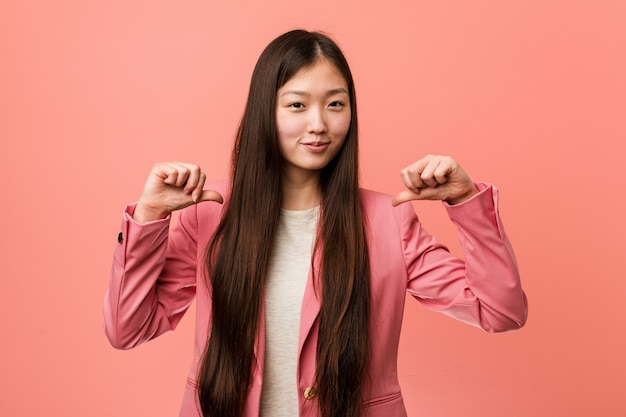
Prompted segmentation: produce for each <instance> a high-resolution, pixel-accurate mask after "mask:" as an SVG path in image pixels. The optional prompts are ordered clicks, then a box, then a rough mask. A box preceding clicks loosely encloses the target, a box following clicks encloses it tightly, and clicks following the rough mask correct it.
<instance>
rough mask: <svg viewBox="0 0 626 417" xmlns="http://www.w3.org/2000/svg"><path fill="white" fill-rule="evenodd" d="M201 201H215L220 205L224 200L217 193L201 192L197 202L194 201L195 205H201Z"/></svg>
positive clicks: (211, 191)
mask: <svg viewBox="0 0 626 417" xmlns="http://www.w3.org/2000/svg"><path fill="white" fill-rule="evenodd" d="M203 201H215V202H217V203H220V204H222V203H223V202H224V198H223V197H222V195H221V194H220V193H218V192H217V191H213V190H203V191H202V193H201V194H200V198H198V201H196V203H201V202H203Z"/></svg>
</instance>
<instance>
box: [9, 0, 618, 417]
mask: <svg viewBox="0 0 626 417" xmlns="http://www.w3.org/2000/svg"><path fill="white" fill-rule="evenodd" d="M625 16H626V6H625V5H624V3H623V2H621V1H597V2H591V1H567V2H565V1H556V0H545V1H525V2H521V1H495V0H494V1H486V0H476V1H472V2H466V1H421V0H420V1H409V0H406V1H374V0H371V1H357V0H345V1H327V0H320V1H315V2H291V1H285V0H274V1H265V2H252V1H248V2H246V1H243V0H233V1H230V2H216V1H215V2H208V1H199V0H189V1H178V2H173V1H163V0H159V1H154V0H153V1H147V0H135V1H118V0H110V1H100V0H98V1H96V0H94V1H79V0H58V1H32V0H8V1H7V0H4V1H2V2H1V3H0V138H1V145H0V155H1V156H0V158H1V161H2V163H1V164H0V170H1V171H0V181H1V182H0V184H1V187H2V188H1V191H2V197H1V202H2V204H0V214H1V217H0V218H1V219H2V229H1V230H2V239H1V240H0V262H1V271H2V275H1V277H2V278H1V279H2V283H3V286H2V302H1V303H0V326H1V329H2V343H1V347H0V353H1V355H0V361H1V362H0V369H1V375H2V376H1V377H0V396H1V398H0V414H1V415H4V416H40V415H63V416H86V415H89V416H92V417H98V416H155V417H160V416H163V417H165V416H173V415H177V410H178V406H179V403H180V400H181V395H182V391H183V387H184V384H185V376H186V373H187V370H188V367H189V365H190V361H191V353H192V336H193V335H192V331H193V312H192V311H191V312H189V313H191V314H188V316H187V317H186V318H185V320H183V322H182V323H181V325H180V327H179V329H178V330H177V331H176V332H173V333H169V334H167V335H164V336H163V337H161V338H160V339H159V340H156V341H153V342H151V343H149V344H147V345H144V346H142V347H139V348H137V349H135V350H133V351H128V352H120V351H116V350H114V349H113V348H111V347H110V346H109V345H108V342H107V341H106V338H105V336H104V333H103V331H102V313H101V305H102V298H103V295H104V292H105V289H106V286H107V281H108V273H109V268H110V264H111V255H112V251H113V248H114V245H115V244H116V236H117V232H118V225H119V222H120V218H121V211H122V207H123V205H124V204H125V203H126V202H130V201H133V200H135V199H136V198H137V197H138V196H139V193H140V191H141V187H142V185H143V181H144V178H145V176H146V175H147V172H148V170H149V168H150V166H151V165H152V164H153V163H154V162H156V161H159V160H184V161H191V162H196V163H199V164H201V165H202V166H203V168H204V169H205V170H206V171H207V173H208V175H209V178H211V179H220V178H223V177H224V176H226V175H227V173H228V158H229V151H230V146H231V143H232V138H233V135H234V132H235V129H236V125H237V123H238V120H239V118H240V117H241V113H242V110H243V104H244V101H245V98H246V92H247V87H248V81H249V77H250V74H251V72H252V68H253V65H254V63H255V61H256V59H257V57H258V55H259V54H260V52H261V50H262V49H263V47H264V46H265V45H266V44H267V43H268V42H269V41H270V40H271V39H273V38H274V37H275V36H277V35H278V34H280V33H282V32H284V31H286V30H289V29H292V28H296V27H303V28H306V29H315V30H323V31H326V32H329V33H331V34H332V35H333V36H334V37H335V38H336V39H337V40H338V42H339V43H340V45H341V46H342V47H343V49H344V51H345V53H346V55H347V57H348V60H349V62H350V63H351V66H352V69H353V72H354V75H355V80H356V84H357V94H358V98H359V103H358V104H359V110H360V114H359V116H360V121H361V126H360V127H361V132H362V135H361V144H362V146H361V147H362V155H361V160H362V171H363V185H365V186H367V187H369V188H375V189H377V190H380V191H385V192H389V193H395V192H396V191H398V190H399V189H401V182H400V179H399V170H400V169H401V168H402V167H404V166H405V165H407V164H408V163H410V162H413V161H414V160H416V159H418V158H419V157H421V156H423V155H424V154H426V153H443V154H451V155H453V156H454V157H455V158H456V159H458V160H459V161H460V162H461V164H462V165H463V166H464V167H465V169H466V170H467V171H468V172H469V173H470V175H471V176H472V178H473V179H475V180H486V181H490V182H493V183H495V184H496V185H497V186H498V187H499V188H500V189H501V197H502V203H501V207H500V209H501V215H502V217H503V219H504V223H505V226H506V229H507V232H508V234H509V236H510V238H511V240H512V242H513V244H514V247H515V249H516V253H517V256H518V261H519V264H520V268H521V272H522V278H523V283H524V286H525V289H526V291H527V293H528V296H529V300H530V312H531V314H530V318H529V322H528V325H527V326H526V327H525V328H524V329H523V330H521V331H519V332H514V333H506V334H500V335H488V334H485V333H483V332H481V331H479V330H477V329H474V328H471V327H469V326H466V325H463V324H460V323H457V322H455V321H453V320H451V319H449V318H447V317H444V316H440V315H437V314H435V313H431V312H429V311H427V310H426V309H424V308H422V307H421V306H420V305H419V304H418V303H415V302H411V303H408V304H407V314H406V321H405V325H404V332H403V337H402V346H401V356H400V377H401V382H402V384H403V389H404V395H405V397H406V403H407V407H408V408H409V414H410V415H412V416H423V417H457V416H460V415H463V416H466V417H472V416H481V417H501V416H524V417H540V416H551V417H552V416H569V417H577V416H580V417H583V416H585V417H587V416H624V415H626V400H625V399H624V392H625V391H626V364H625V356H624V352H626V336H625V329H626V315H625V313H624V308H623V306H624V304H623V303H624V294H625V293H626V283H625V278H626V273H625V272H626V271H625V268H624V257H625V255H624V253H625V251H626V239H625V238H624V236H625V233H626V223H625V221H624V213H625V212H626V198H625V196H624V191H625V187H624V182H625V180H626V175H625V174H624V168H623V165H622V161H623V159H624V155H625V154H626V152H625V151H626V145H625V139H626V127H625V115H626V81H625V77H624V74H625V73H626V58H625V57H626V53H625V51H626V25H625V24H624V18H625ZM416 209H417V210H418V213H419V214H420V216H421V218H422V221H423V223H424V224H425V226H426V228H427V229H428V230H429V231H430V232H431V233H434V234H435V235H437V236H438V237H439V238H440V240H442V241H444V242H446V243H448V244H449V246H450V247H451V249H452V250H453V251H458V245H457V243H456V236H455V231H454V228H453V226H451V224H450V223H449V221H448V220H447V219H446V217H445V213H444V212H443V209H442V208H441V206H440V205H439V204H438V203H428V202H421V203H418V204H416Z"/></svg>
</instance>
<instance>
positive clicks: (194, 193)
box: [191, 172, 206, 203]
mask: <svg viewBox="0 0 626 417" xmlns="http://www.w3.org/2000/svg"><path fill="white" fill-rule="evenodd" d="M205 181H206V174H205V173H204V172H200V173H199V175H198V180H197V181H196V188H194V189H193V190H191V199H192V201H193V202H194V203H197V202H199V201H200V199H201V198H202V191H203V188H204V182H205Z"/></svg>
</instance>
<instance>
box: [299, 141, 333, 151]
mask: <svg viewBox="0 0 626 417" xmlns="http://www.w3.org/2000/svg"><path fill="white" fill-rule="evenodd" d="M329 144H330V142H308V143H303V144H302V145H303V146H304V147H305V148H307V149H308V150H309V151H311V152H322V151H324V150H325V149H326V148H327V147H328V145H329Z"/></svg>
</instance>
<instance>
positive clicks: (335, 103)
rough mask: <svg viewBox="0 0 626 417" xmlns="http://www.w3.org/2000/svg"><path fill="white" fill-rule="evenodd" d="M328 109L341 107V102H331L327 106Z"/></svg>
mask: <svg viewBox="0 0 626 417" xmlns="http://www.w3.org/2000/svg"><path fill="white" fill-rule="evenodd" d="M328 106H329V107H342V106H343V103H342V102H341V101H333V102H332V103H330V104H329V105H328Z"/></svg>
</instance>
